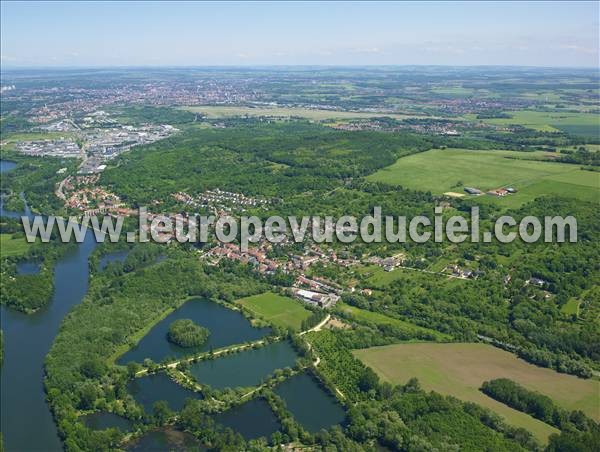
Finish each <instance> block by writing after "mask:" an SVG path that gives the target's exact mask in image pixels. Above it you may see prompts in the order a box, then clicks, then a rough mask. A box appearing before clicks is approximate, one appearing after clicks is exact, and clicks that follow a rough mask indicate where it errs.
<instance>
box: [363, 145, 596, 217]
mask: <svg viewBox="0 0 600 452" xmlns="http://www.w3.org/2000/svg"><path fill="white" fill-rule="evenodd" d="M543 156H544V153H543V152H531V153H523V152H515V151H474V150H467V149H432V150H430V151H427V152H422V153H419V154H413V155H409V156H407V157H403V158H400V159H399V160H398V161H397V162H396V163H394V164H392V165H390V166H388V167H386V168H383V169H381V170H379V171H377V172H376V173H374V174H371V175H370V176H368V179H370V180H372V181H377V182H385V183H388V184H392V185H401V186H403V187H406V188H412V189H417V190H422V191H431V192H432V193H434V194H443V193H446V192H457V193H464V192H463V189H464V187H475V188H479V189H480V190H481V191H483V192H486V191H487V190H490V189H494V188H499V187H508V186H512V187H514V188H516V189H518V190H519V192H518V193H516V194H514V195H509V196H506V197H504V198H497V197H494V196H489V195H483V196H480V197H478V199H481V200H485V201H493V202H497V203H500V204H502V205H505V206H507V207H518V206H520V205H522V204H524V203H525V202H528V201H530V200H532V199H534V198H536V197H538V196H541V195H557V196H562V197H571V198H578V199H582V200H585V201H593V202H598V201H599V200H600V173H597V172H593V171H585V170H582V169H581V168H580V167H579V166H578V165H570V164H566V163H555V162H548V161H541V160H535V159H538V158H542V157H543Z"/></svg>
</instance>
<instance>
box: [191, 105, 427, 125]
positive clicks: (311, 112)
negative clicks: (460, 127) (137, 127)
mask: <svg viewBox="0 0 600 452" xmlns="http://www.w3.org/2000/svg"><path fill="white" fill-rule="evenodd" d="M183 109H184V110H187V111H191V112H192V113H202V114H204V115H206V116H207V117H208V118H227V117H233V116H246V115H248V116H281V117H289V116H296V117H301V118H307V119H313V120H316V121H320V120H325V119H349V118H376V117H381V116H388V117H391V118H395V119H404V118H414V117H416V116H414V115H401V114H388V113H363V112H352V111H335V110H318V109H312V108H293V107H257V108H253V107H238V106H228V105H227V106H220V105H199V106H193V107H183Z"/></svg>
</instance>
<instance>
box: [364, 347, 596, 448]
mask: <svg viewBox="0 0 600 452" xmlns="http://www.w3.org/2000/svg"><path fill="white" fill-rule="evenodd" d="M354 354H355V355H356V356H357V357H358V358H359V359H360V360H361V361H363V362H364V363H365V364H366V365H368V366H369V367H371V368H372V369H373V370H375V372H377V374H378V375H379V376H380V377H381V378H382V379H383V380H385V381H389V382H391V383H401V384H403V383H406V382H407V381H408V380H409V379H410V378H412V377H416V378H417V379H418V380H419V382H420V383H421V385H422V386H423V388H424V389H426V390H433V391H436V392H439V393H441V394H447V395H452V396H454V397H456V398H458V399H461V400H465V401H470V402H475V403H477V404H479V405H482V406H485V407H487V408H490V409H491V410H492V411H494V412H496V413H497V414H499V415H500V416H502V417H503V418H505V419H506V421H507V422H508V423H509V424H511V425H514V426H517V427H523V428H525V429H527V430H529V431H531V432H532V433H533V434H534V435H535V437H536V438H538V439H539V440H540V441H542V442H546V441H547V438H548V436H549V435H550V434H551V433H554V432H556V431H557V430H556V429H555V428H553V427H551V426H549V425H547V424H545V423H543V422H541V421H538V420H537V419H534V418H533V417H531V416H529V415H527V414H525V413H521V412H519V411H517V410H514V409H512V408H510V407H508V406H506V405H504V404H502V403H500V402H497V401H496V400H494V399H492V398H490V397H488V396H486V395H485V394H483V393H482V392H481V391H479V388H480V387H481V384H482V383H483V382H484V381H488V380H492V379H494V378H502V377H504V378H510V379H512V380H515V381H516V382H518V383H519V384H521V385H523V386H525V387H526V388H528V389H531V390H534V391H538V392H541V393H542V394H545V395H547V396H548V397H550V398H552V399H553V400H554V401H555V402H556V403H557V404H559V405H560V406H562V407H563V408H565V409H568V410H582V411H584V412H585V413H586V414H587V415H588V416H591V417H592V418H594V419H595V420H598V419H600V410H599V409H598V394H599V393H600V382H598V381H596V380H584V379H581V378H577V377H574V376H572V375H566V374H560V373H558V372H555V371H553V370H551V369H546V368H541V367H537V366H534V365H532V364H529V363H527V362H525V361H523V360H521V359H519V358H517V357H516V356H515V355H513V354H512V353H508V352H506V351H504V350H500V349H498V348H496V347H492V346H490V345H486V344H456V343H454V344H435V343H406V344H395V345H388V346H383V347H373V348H369V349H364V350H356V351H355V352H354Z"/></svg>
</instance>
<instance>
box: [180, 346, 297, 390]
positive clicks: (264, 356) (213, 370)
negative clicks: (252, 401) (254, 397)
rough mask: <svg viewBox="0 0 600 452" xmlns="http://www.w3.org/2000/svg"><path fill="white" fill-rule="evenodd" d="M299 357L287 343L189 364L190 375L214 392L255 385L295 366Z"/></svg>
mask: <svg viewBox="0 0 600 452" xmlns="http://www.w3.org/2000/svg"><path fill="white" fill-rule="evenodd" d="M296 359H298V355H297V354H296V352H295V350H294V349H293V348H292V346H291V344H290V343H289V342H288V341H280V342H275V343H273V344H268V345H265V346H264V347H261V348H258V349H255V350H247V351H242V352H239V353H235V354H233V355H227V356H223V357H217V358H216V359H207V360H202V361H200V362H198V363H195V364H191V365H190V373H191V374H192V375H193V376H194V378H195V379H196V380H197V381H198V382H199V383H202V384H206V385H209V386H211V387H212V388H214V389H223V388H227V387H232V388H234V387H237V386H256V385H258V384H260V383H261V381H262V380H263V378H264V377H266V376H267V375H269V374H272V373H273V371H274V370H276V369H282V368H284V367H293V366H294V365H295V364H296Z"/></svg>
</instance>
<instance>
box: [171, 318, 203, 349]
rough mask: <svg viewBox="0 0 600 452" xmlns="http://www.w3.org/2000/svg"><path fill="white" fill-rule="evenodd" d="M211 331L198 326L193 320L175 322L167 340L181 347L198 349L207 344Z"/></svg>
mask: <svg viewBox="0 0 600 452" xmlns="http://www.w3.org/2000/svg"><path fill="white" fill-rule="evenodd" d="M209 335H210V331H208V330H207V329H206V328H203V327H201V326H199V325H196V324H195V323H194V322H193V320H191V319H179V320H175V321H174V322H173V323H171V325H170V326H169V332H168V333H167V339H168V340H169V342H172V343H173V344H175V345H178V346H180V347H185V348H188V347H198V346H200V345H202V344H204V343H205V342H206V340H207V339H208V336H209Z"/></svg>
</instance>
